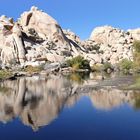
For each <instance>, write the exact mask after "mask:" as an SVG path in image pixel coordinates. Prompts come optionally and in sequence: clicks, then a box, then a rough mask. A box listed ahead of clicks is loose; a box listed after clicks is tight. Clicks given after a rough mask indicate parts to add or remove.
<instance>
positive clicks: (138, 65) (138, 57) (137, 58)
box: [133, 41, 140, 71]
mask: <svg viewBox="0 0 140 140" xmlns="http://www.w3.org/2000/svg"><path fill="white" fill-rule="evenodd" d="M133 48H134V51H133V59H134V68H135V69H136V71H139V70H140V41H134V43H133Z"/></svg>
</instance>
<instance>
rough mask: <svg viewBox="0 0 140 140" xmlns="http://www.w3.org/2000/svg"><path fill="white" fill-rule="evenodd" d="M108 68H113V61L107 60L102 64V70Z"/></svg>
mask: <svg viewBox="0 0 140 140" xmlns="http://www.w3.org/2000/svg"><path fill="white" fill-rule="evenodd" d="M108 69H110V70H113V66H112V64H111V63H109V62H106V63H104V64H103V65H102V70H103V71H106V72H107V71H108Z"/></svg>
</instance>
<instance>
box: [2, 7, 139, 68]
mask: <svg viewBox="0 0 140 140" xmlns="http://www.w3.org/2000/svg"><path fill="white" fill-rule="evenodd" d="M135 39H137V40H138V39H139V29H137V30H133V31H128V32H125V31H123V30H120V29H117V28H113V27H111V26H103V27H97V28H95V29H94V30H93V32H92V34H91V36H90V38H89V39H88V40H85V41H81V40H80V38H79V37H78V36H77V35H76V34H75V33H73V32H71V31H70V30H63V29H62V28H61V26H60V25H59V24H58V23H57V21H56V20H55V19H53V18H52V17H51V16H49V15H48V14H47V13H45V12H43V11H41V10H39V9H38V8H37V7H34V6H33V7H32V8H31V10H30V11H26V12H24V13H23V14H22V15H21V17H20V18H19V20H18V21H17V22H14V21H13V19H12V18H7V17H6V16H1V17H0V60H1V61H0V62H1V65H2V66H15V65H21V66H26V65H33V66H38V65H42V64H45V63H46V61H50V62H59V63H62V62H64V61H66V60H67V59H70V58H73V57H76V56H78V55H81V56H83V57H84V58H85V59H87V60H89V62H90V66H92V65H94V64H103V63H106V62H110V63H111V64H113V65H115V64H116V63H118V62H119V61H121V60H122V59H124V58H127V59H129V60H133V55H132V50H133V47H132V44H133V41H134V40H135Z"/></svg>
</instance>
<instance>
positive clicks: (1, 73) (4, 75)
mask: <svg viewBox="0 0 140 140" xmlns="http://www.w3.org/2000/svg"><path fill="white" fill-rule="evenodd" d="M12 75H13V74H12V72H10V71H8V70H0V79H7V78H9V77H11V76H12Z"/></svg>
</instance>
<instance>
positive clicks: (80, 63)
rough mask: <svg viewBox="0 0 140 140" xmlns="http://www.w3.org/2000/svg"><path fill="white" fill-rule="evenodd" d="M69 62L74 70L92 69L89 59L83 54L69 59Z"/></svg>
mask: <svg viewBox="0 0 140 140" xmlns="http://www.w3.org/2000/svg"><path fill="white" fill-rule="evenodd" d="M67 64H68V66H70V67H72V68H73V69H74V70H78V69H90V66H89V61H88V60H85V59H84V58H83V57H82V56H77V57H74V58H72V59H69V60H67Z"/></svg>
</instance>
